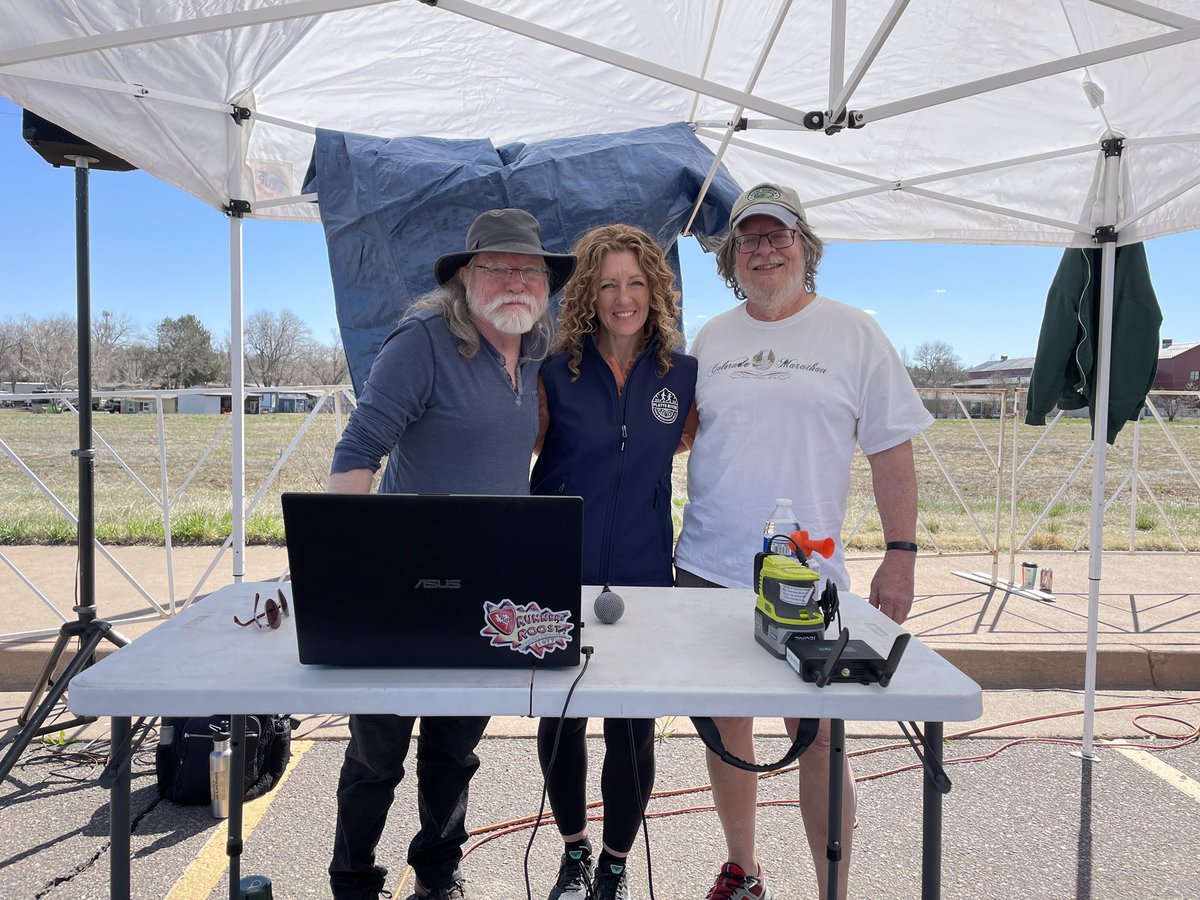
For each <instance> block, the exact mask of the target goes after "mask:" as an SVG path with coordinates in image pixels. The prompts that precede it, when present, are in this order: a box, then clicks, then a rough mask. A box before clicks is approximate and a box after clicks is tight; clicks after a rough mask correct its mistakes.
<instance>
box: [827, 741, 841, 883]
mask: <svg viewBox="0 0 1200 900" xmlns="http://www.w3.org/2000/svg"><path fill="white" fill-rule="evenodd" d="M845 770H846V722H845V720H844V719H830V720H829V823H828V824H829V838H828V841H827V844H826V847H825V858H826V859H827V860H829V876H828V878H829V880H828V891H827V893H826V896H828V897H837V895H838V867H839V866H840V865H841V863H842V779H843V778H844V777H845Z"/></svg>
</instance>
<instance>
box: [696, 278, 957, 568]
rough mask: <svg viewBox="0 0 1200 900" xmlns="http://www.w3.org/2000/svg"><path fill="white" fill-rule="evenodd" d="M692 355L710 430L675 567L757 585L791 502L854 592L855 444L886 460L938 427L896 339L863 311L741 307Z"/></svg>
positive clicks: (700, 440) (829, 303)
mask: <svg viewBox="0 0 1200 900" xmlns="http://www.w3.org/2000/svg"><path fill="white" fill-rule="evenodd" d="M688 352H689V353H691V355H693V356H695V357H696V358H697V359H698V360H699V363H700V366H699V372H698V374H697V377H696V404H697V408H698V411H699V414H700V427H699V430H698V431H697V433H696V439H695V443H694V445H693V447H692V452H691V458H690V460H689V462H688V498H689V499H688V504H687V507H686V508H685V509H684V514H683V531H682V532H681V533H680V536H679V542H678V544H677V546H676V548H675V562H676V564H677V565H678V566H679V567H680V568H683V569H686V570H687V571H689V572H692V573H694V574H696V575H699V576H700V577H702V578H706V579H708V580H709V581H714V582H716V583H717V584H722V585H725V586H726V587H749V586H750V585H751V581H752V574H753V566H754V554H755V553H756V552H757V551H759V550H761V549H762V530H763V523H764V522H765V521H766V520H767V519H768V518H769V517H770V514H771V511H772V510H773V509H774V508H775V500H776V498H778V497H790V498H791V501H792V509H793V510H795V512H796V518H797V520H798V521H799V523H800V527H801V528H802V529H804V530H806V531H808V532H809V534H810V535H811V536H812V537H814V538H825V537H832V538H833V539H834V541H835V542H836V545H837V550H836V552H835V553H834V556H833V558H832V559H830V560H824V559H819V562H820V568H821V572H822V574H823V575H824V576H826V577H828V578H830V579H831V580H833V581H834V582H835V583H836V584H837V585H838V587H839V588H842V589H844V590H849V588H850V580H849V577H848V576H847V574H846V568H845V562H844V561H845V550H844V548H843V547H842V540H841V533H842V524H843V520H844V519H845V517H846V503H847V499H848V495H849V491H850V461H851V459H852V457H853V455H854V446H855V444H856V443H857V444H858V445H859V446H861V447H862V450H863V452H864V453H866V454H868V455H870V454H873V453H878V452H879V451H881V450H887V449H889V448H891V447H895V446H896V445H898V444H902V443H903V442H904V441H907V440H909V439H910V438H912V437H913V436H914V435H917V434H919V433H920V432H921V431H922V430H924V429H925V428H926V426H928V425H929V423H930V422H932V421H933V416H931V415H930V414H929V412H928V410H926V409H925V407H924V406H923V405H922V404H921V399H920V397H919V396H918V395H917V392H916V389H915V388H914V387H913V385H912V381H911V379H910V378H909V376H908V373H907V372H906V371H905V369H904V365H903V363H901V362H900V357H899V356H898V355H897V354H896V351H895V349H894V348H893V347H892V345H891V342H889V341H888V339H887V337H886V336H885V335H884V333H883V331H882V330H881V329H880V328H879V326H878V325H877V324H876V323H875V320H874V319H872V318H871V317H870V316H868V315H867V314H866V313H864V312H863V311H862V310H859V309H855V308H853V307H850V306H846V305H845V304H842V303H837V302H836V301H833V300H830V299H828V298H826V297H821V296H817V297H816V298H815V299H814V300H813V301H812V302H811V303H809V305H808V306H806V307H805V308H804V309H802V310H801V311H800V312H798V313H796V314H795V315H792V316H789V317H788V318H786V319H783V320H781V321H778V322H760V321H758V320H756V319H753V318H751V317H750V315H749V314H748V313H747V312H746V308H745V304H744V303H743V304H739V305H738V306H736V307H734V308H733V309H730V310H728V311H726V312H724V313H722V314H721V315H719V316H717V317H716V318H714V319H712V320H711V321H710V322H709V323H708V324H707V325H705V326H704V328H703V329H701V331H700V333H699V334H698V335H697V336H696V339H695V342H694V343H693V345H692V347H691V349H690V350H689V351H688Z"/></svg>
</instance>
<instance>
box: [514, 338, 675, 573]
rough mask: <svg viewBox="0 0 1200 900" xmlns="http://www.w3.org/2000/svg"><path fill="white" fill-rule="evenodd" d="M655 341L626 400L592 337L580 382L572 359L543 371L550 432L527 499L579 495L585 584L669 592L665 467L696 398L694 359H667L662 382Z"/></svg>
mask: <svg viewBox="0 0 1200 900" xmlns="http://www.w3.org/2000/svg"><path fill="white" fill-rule="evenodd" d="M657 347H658V338H657V336H655V338H654V339H652V340H651V342H650V343H649V344H648V345H647V347H646V349H645V350H644V351H643V352H642V354H641V355H640V356H639V357H638V359H637V361H636V362H635V363H634V365H633V368H632V369H631V370H630V372H629V377H628V379H627V380H626V382H625V390H624V392H623V393H621V394H618V393H617V383H616V379H615V378H614V377H613V374H612V371H611V370H610V369H609V367H608V364H607V363H606V362H605V361H604V359H603V357H601V355H600V353H599V351H598V350H597V349H596V345H595V343H594V341H593V340H592V336H591V335H587V336H586V337H585V341H584V351H583V360H582V363H581V365H580V375H579V379H578V380H577V381H571V380H570V378H571V371H570V369H568V368H567V359H568V355H567V354H566V353H555V354H553V355H552V356H550V358H549V359H547V360H546V362H545V363H544V364H543V365H542V373H541V374H542V381H543V383H544V384H545V388H546V403H547V406H548V408H549V411H550V425H549V428H548V430H547V431H546V438H545V441H544V442H543V444H542V452H541V455H540V456H538V460H537V463H536V465H534V467H533V476H532V479H531V485H530V493H533V494H568V495H578V496H580V497H583V580H584V583H585V584H605V583H609V584H614V585H616V584H629V585H670V584H672V583H673V574H672V569H671V552H672V539H673V537H674V534H673V528H672V525H671V461H672V457H673V455H674V452H675V448H676V447H677V446H678V444H679V437H680V435H681V434H682V433H683V423H684V420H685V419H686V418H687V414H688V410H690V409H691V407H692V398H693V396H694V395H695V391H696V360H695V359H694V358H692V357H690V356H685V355H684V354H682V353H673V354H672V355H671V358H672V365H671V368H670V370H669V371H668V372H667V374H666V375H665V376H662V377H659V374H658V367H657V364H656V361H655V351H656V349H657Z"/></svg>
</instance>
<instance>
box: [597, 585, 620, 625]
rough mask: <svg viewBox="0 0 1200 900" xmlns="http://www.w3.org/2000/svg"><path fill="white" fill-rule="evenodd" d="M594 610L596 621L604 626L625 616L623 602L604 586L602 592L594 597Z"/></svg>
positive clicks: (617, 595)
mask: <svg viewBox="0 0 1200 900" xmlns="http://www.w3.org/2000/svg"><path fill="white" fill-rule="evenodd" d="M595 610H596V618H597V619H599V620H600V621H601V622H603V623H604V624H605V625H611V624H613V623H614V622H616V621H617V619H619V618H621V616H623V615H625V601H624V600H622V599H621V595H620V594H616V593H613V590H612V588H610V587H609V586H608V585H607V584H606V585H605V586H604V590H602V591H601V592H600V593H599V594H597V595H596V606H595Z"/></svg>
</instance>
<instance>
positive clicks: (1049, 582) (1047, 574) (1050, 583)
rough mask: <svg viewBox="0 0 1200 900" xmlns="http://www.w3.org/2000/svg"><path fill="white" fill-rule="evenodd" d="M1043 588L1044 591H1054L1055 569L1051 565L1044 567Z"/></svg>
mask: <svg viewBox="0 0 1200 900" xmlns="http://www.w3.org/2000/svg"><path fill="white" fill-rule="evenodd" d="M1041 589H1042V591H1043V592H1044V593H1047V594H1053V593H1054V570H1053V569H1051V568H1050V567H1049V566H1043V567H1042V581H1041Z"/></svg>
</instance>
